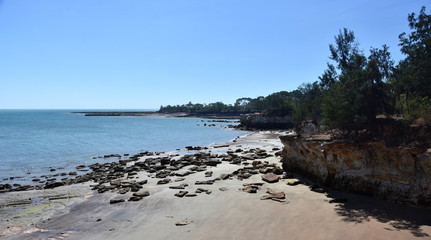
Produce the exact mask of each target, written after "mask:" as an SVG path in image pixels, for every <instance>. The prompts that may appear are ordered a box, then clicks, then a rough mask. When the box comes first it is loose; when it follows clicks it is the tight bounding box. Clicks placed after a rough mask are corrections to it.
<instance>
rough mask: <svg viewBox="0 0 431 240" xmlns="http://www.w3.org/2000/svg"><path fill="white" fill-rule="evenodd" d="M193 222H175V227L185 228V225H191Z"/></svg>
mask: <svg viewBox="0 0 431 240" xmlns="http://www.w3.org/2000/svg"><path fill="white" fill-rule="evenodd" d="M192 222H193V221H191V220H188V219H184V220H181V221H179V222H176V223H175V225H176V226H185V225H189V224H190V223H192Z"/></svg>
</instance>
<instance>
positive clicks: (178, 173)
mask: <svg viewBox="0 0 431 240" xmlns="http://www.w3.org/2000/svg"><path fill="white" fill-rule="evenodd" d="M190 173H193V172H190V171H183V172H177V173H175V176H178V177H185V176H187V175H189V174H190Z"/></svg>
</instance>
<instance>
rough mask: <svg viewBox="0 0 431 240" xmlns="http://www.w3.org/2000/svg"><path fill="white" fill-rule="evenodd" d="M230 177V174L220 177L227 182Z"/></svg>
mask: <svg viewBox="0 0 431 240" xmlns="http://www.w3.org/2000/svg"><path fill="white" fill-rule="evenodd" d="M229 177H230V175H229V174H225V173H223V174H222V175H220V178H221V179H223V180H226V179H228V178H229Z"/></svg>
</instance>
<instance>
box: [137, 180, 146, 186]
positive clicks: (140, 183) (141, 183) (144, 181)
mask: <svg viewBox="0 0 431 240" xmlns="http://www.w3.org/2000/svg"><path fill="white" fill-rule="evenodd" d="M147 183H148V180H147V179H145V180H142V181H140V182H138V184H139V185H144V184H147Z"/></svg>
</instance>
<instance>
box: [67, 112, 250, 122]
mask: <svg viewBox="0 0 431 240" xmlns="http://www.w3.org/2000/svg"><path fill="white" fill-rule="evenodd" d="M71 113H75V114H84V116H87V117H177V118H204V119H219V120H222V119H229V120H239V117H240V114H242V113H187V112H175V113H163V112H162V113H161V112H158V111H152V112H121V111H115V112H102V111H101V112H71Z"/></svg>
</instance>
